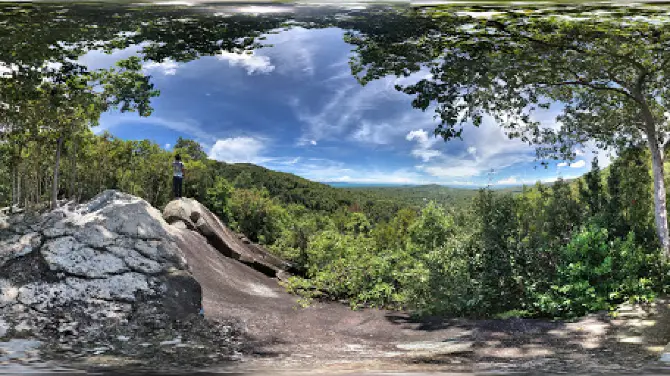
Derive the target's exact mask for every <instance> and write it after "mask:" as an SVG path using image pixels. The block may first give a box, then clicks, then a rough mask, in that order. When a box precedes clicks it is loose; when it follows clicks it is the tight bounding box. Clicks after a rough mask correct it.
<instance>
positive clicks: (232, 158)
mask: <svg viewBox="0 0 670 376" xmlns="http://www.w3.org/2000/svg"><path fill="white" fill-rule="evenodd" d="M263 149H264V144H263V142H262V141H261V140H259V139H256V138H252V137H232V138H224V139H220V140H217V141H216V143H214V146H212V149H211V150H210V152H209V157H210V158H211V159H216V160H217V161H223V162H228V163H243V162H251V163H253V162H256V161H257V160H258V158H259V156H260V153H261V152H262V151H263Z"/></svg>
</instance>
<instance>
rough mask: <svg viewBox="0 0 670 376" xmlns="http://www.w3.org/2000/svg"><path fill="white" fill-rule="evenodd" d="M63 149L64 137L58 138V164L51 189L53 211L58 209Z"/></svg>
mask: <svg viewBox="0 0 670 376" xmlns="http://www.w3.org/2000/svg"><path fill="white" fill-rule="evenodd" d="M62 147H63V136H59V137H58V143H57V144H56V162H55V163H54V181H53V185H52V187H51V209H56V207H58V177H59V176H58V175H59V173H60V150H61V148H62Z"/></svg>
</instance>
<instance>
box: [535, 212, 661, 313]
mask: <svg viewBox="0 0 670 376" xmlns="http://www.w3.org/2000/svg"><path fill="white" fill-rule="evenodd" d="M561 259H562V261H561V263H560V265H559V267H558V273H557V278H556V281H555V283H554V284H552V285H551V287H550V289H549V290H548V291H545V292H538V293H537V295H536V303H535V308H536V309H537V311H538V313H539V314H543V315H549V316H552V317H576V316H580V315H584V314H586V313H588V312H594V311H599V310H609V309H613V308H614V307H615V305H616V304H619V303H622V302H624V301H632V302H640V301H642V302H646V301H650V300H652V299H653V298H654V297H655V295H656V292H657V291H659V288H660V283H659V282H660V281H661V274H662V273H661V269H662V267H661V262H660V252H659V251H658V250H650V251H647V250H645V249H644V248H643V247H641V246H640V245H638V244H636V241H635V236H634V234H633V233H632V232H631V233H629V235H628V236H627V237H626V238H625V239H613V240H612V239H610V238H609V236H608V231H607V230H606V229H604V228H601V227H599V226H596V225H590V226H587V227H584V228H582V229H581V231H579V232H577V233H576V234H575V235H574V236H573V237H572V239H571V240H570V242H569V243H568V244H567V245H566V246H565V247H563V248H562V249H561ZM654 281H656V282H655V283H654Z"/></svg>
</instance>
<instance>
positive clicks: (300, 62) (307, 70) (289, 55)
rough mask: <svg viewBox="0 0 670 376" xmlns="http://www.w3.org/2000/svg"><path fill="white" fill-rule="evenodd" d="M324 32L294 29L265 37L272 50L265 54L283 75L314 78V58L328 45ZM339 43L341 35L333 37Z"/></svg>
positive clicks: (325, 32)
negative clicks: (273, 61) (274, 62)
mask: <svg viewBox="0 0 670 376" xmlns="http://www.w3.org/2000/svg"><path fill="white" fill-rule="evenodd" d="M327 33H328V31H325V30H308V29H305V28H302V27H294V28H291V29H290V30H287V31H282V32H280V33H278V34H270V35H268V36H267V42H268V44H272V46H273V47H272V48H269V49H268V50H267V54H268V55H270V56H272V57H273V58H274V60H275V61H276V63H277V72H278V73H280V74H284V75H293V74H297V75H305V74H306V75H308V76H310V77H311V76H314V72H315V69H316V65H315V63H314V56H315V54H316V53H317V51H318V50H319V49H320V48H321V47H322V46H323V45H328V44H329V41H328V40H325V39H329V36H328V35H324V34H327ZM324 37H325V38H324ZM332 37H334V38H337V40H338V42H340V43H341V40H342V36H341V33H340V34H338V35H333V36H332Z"/></svg>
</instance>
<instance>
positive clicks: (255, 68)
mask: <svg viewBox="0 0 670 376" xmlns="http://www.w3.org/2000/svg"><path fill="white" fill-rule="evenodd" d="M216 58H217V59H219V60H221V61H227V62H228V65H230V66H231V67H242V68H244V69H246V70H247V74H249V75H251V74H255V73H258V74H268V73H270V72H272V71H273V70H275V66H274V65H272V63H271V61H270V58H269V57H267V56H263V55H258V54H256V53H254V52H250V53H248V52H239V53H238V52H228V51H221V52H219V53H218V54H217V55H216Z"/></svg>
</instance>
